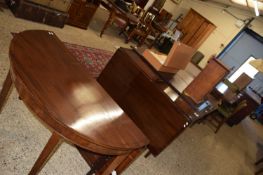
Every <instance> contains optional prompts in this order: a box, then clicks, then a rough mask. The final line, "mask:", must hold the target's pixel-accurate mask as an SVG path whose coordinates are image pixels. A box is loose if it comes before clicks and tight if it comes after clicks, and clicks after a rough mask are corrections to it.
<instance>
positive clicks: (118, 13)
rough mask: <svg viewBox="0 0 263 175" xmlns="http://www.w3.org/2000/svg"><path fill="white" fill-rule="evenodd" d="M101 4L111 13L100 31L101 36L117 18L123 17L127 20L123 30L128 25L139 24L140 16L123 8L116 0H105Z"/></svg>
mask: <svg viewBox="0 0 263 175" xmlns="http://www.w3.org/2000/svg"><path fill="white" fill-rule="evenodd" d="M101 4H102V5H103V6H104V7H105V8H106V9H107V10H109V12H110V14H109V17H108V19H107V21H106V22H105V24H104V26H103V28H102V30H101V32H100V37H102V35H103V33H104V31H105V30H106V29H107V28H108V27H109V26H110V24H112V22H113V21H114V19H115V18H121V19H123V20H124V21H125V22H126V24H125V25H124V27H122V29H121V32H123V30H125V28H126V27H127V26H128V25H134V24H138V22H139V18H138V17H136V16H135V15H133V14H131V13H129V12H126V11H124V10H123V9H121V8H120V7H119V6H118V5H116V4H115V2H114V1H113V0H105V1H102V2H101Z"/></svg>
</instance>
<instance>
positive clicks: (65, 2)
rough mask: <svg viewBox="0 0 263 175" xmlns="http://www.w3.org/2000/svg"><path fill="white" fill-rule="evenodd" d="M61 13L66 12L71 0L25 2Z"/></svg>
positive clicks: (34, 0)
mask: <svg viewBox="0 0 263 175" xmlns="http://www.w3.org/2000/svg"><path fill="white" fill-rule="evenodd" d="M26 1H29V2H33V3H35V4H39V5H42V6H45V7H48V8H51V9H56V10H58V11H61V12H67V11H68V9H69V7H70V5H71V1H72V0H26Z"/></svg>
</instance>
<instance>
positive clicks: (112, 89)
mask: <svg viewBox="0 0 263 175" xmlns="http://www.w3.org/2000/svg"><path fill="white" fill-rule="evenodd" d="M157 79H159V77H158V73H157V72H156V71H154V70H153V69H152V67H151V66H150V64H149V63H148V62H147V61H146V60H145V58H144V57H142V56H141V55H139V54H138V53H137V52H135V51H134V50H131V49H124V48H120V49H118V50H117V51H116V53H115V54H114V56H113V57H112V58H111V60H110V61H109V63H108V64H107V66H106V67H105V69H104V70H103V71H102V73H101V74H100V76H99V77H98V82H99V83H100V84H101V85H102V87H103V88H104V89H105V90H106V91H107V92H108V93H109V94H110V96H111V97H112V98H113V99H114V100H115V101H116V102H117V103H118V105H119V106H120V107H121V108H122V109H123V110H124V111H125V113H127V114H128V116H129V117H130V118H131V119H132V120H133V121H134V122H135V123H136V125H137V126H138V127H139V128H140V129H141V130H142V131H143V133H144V134H145V135H146V136H147V137H148V138H149V140H150V144H149V146H148V149H149V151H150V153H152V154H153V155H154V156H157V155H158V154H159V153H160V152H161V151H162V150H164V148H165V147H166V146H167V145H169V144H170V143H171V142H172V141H173V140H174V139H175V138H176V137H177V136H179V134H180V133H181V132H182V131H183V130H184V127H185V126H186V125H187V124H186V123H187V121H188V118H187V117H186V116H185V115H184V114H183V113H182V111H180V109H178V108H176V106H175V104H174V102H173V101H172V100H171V99H170V98H169V97H168V96H167V94H165V93H164V92H163V90H162V87H161V86H160V85H161V84H162V83H160V82H158V81H155V80H157Z"/></svg>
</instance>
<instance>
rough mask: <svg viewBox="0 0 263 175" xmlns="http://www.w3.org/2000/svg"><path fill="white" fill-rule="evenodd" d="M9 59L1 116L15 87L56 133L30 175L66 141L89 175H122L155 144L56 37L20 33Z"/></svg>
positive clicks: (0, 102) (0, 96) (47, 33)
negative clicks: (148, 145)
mask: <svg viewBox="0 0 263 175" xmlns="http://www.w3.org/2000/svg"><path fill="white" fill-rule="evenodd" d="M9 55H10V56H9V57H10V70H9V72H8V74H7V77H6V80H5V82H4V85H3V88H2V91H1V94H0V112H1V109H2V107H3V105H4V103H5V101H6V99H7V97H8V94H9V93H10V90H11V86H12V84H14V86H15V88H16V90H17V92H18V94H19V98H20V99H21V100H22V101H23V102H24V103H25V105H26V106H27V107H28V108H29V109H30V110H31V111H32V112H33V113H34V114H35V116H36V117H37V118H38V119H40V120H41V121H42V122H43V123H44V124H45V125H46V126H47V127H48V128H49V129H50V130H51V132H52V135H51V137H50V138H49V140H48V142H47V144H46V146H45V147H44V149H43V151H42V152H41V154H40V156H39V157H38V159H37V160H36V162H35V164H34V166H33V168H32V169H31V171H30V172H29V174H30V175H34V174H37V173H38V172H39V171H40V170H41V168H42V167H43V166H44V164H45V162H46V161H47V160H48V158H49V157H50V156H51V155H52V153H53V152H54V151H55V150H56V147H57V146H59V144H60V143H61V141H67V142H69V143H71V144H73V145H75V146H76V147H77V148H78V149H79V151H80V153H81V155H82V156H83V157H84V159H85V160H86V161H87V162H88V163H89V165H90V166H91V170H90V171H89V172H88V174H93V173H95V174H99V175H109V174H111V173H112V172H113V171H116V172H117V173H118V174H120V173H121V172H123V170H124V169H125V168H127V167H128V165H129V164H130V163H132V162H133V161H134V160H135V158H137V157H138V156H139V155H140V154H141V153H142V151H143V150H144V148H145V147H146V145H147V144H148V143H149V140H148V138H147V137H146V136H145V135H144V134H143V133H142V132H141V130H140V129H139V128H138V127H137V126H136V125H135V124H134V123H133V121H132V120H131V119H130V118H129V117H128V116H127V115H126V114H125V113H124V112H123V110H122V109H121V108H120V107H119V106H118V105H117V104H116V103H115V102H114V101H113V100H112V98H111V97H110V96H109V95H108V94H107V93H106V92H105V90H104V89H103V88H102V87H101V86H100V85H99V83H97V81H96V80H95V79H93V78H91V77H90V75H88V73H87V71H86V68H85V67H84V65H81V64H80V63H79V62H78V61H77V60H76V59H75V58H74V57H73V56H72V55H71V53H70V52H69V51H68V50H67V49H66V48H65V46H64V44H63V43H62V42H61V41H60V40H59V38H58V37H57V36H56V35H55V33H53V32H50V31H43V30H28V31H23V32H20V33H17V34H15V35H14V37H13V39H12V41H11V44H10V50H9Z"/></svg>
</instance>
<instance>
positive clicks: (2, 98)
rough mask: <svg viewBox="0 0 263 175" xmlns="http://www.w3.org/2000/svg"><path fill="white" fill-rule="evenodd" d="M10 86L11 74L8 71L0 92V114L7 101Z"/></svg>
mask: <svg viewBox="0 0 263 175" xmlns="http://www.w3.org/2000/svg"><path fill="white" fill-rule="evenodd" d="M11 86H12V79H11V74H10V71H9V72H8V74H7V76H6V79H5V82H4V84H3V88H2V90H1V93H0V113H1V111H2V109H3V106H4V104H5V102H6V100H7V97H8V95H9V92H10V90H11Z"/></svg>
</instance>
